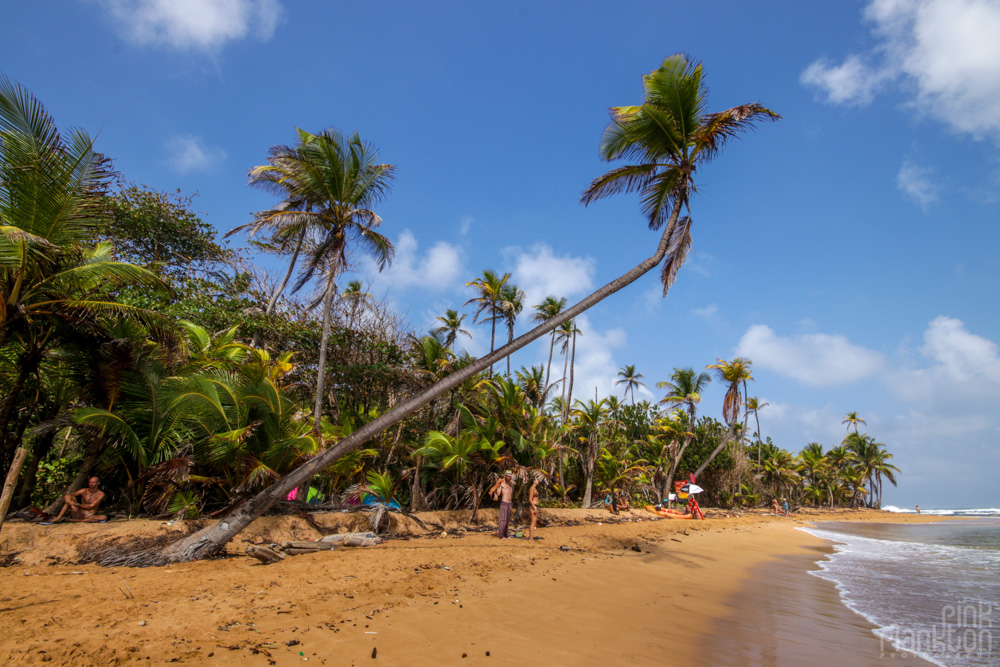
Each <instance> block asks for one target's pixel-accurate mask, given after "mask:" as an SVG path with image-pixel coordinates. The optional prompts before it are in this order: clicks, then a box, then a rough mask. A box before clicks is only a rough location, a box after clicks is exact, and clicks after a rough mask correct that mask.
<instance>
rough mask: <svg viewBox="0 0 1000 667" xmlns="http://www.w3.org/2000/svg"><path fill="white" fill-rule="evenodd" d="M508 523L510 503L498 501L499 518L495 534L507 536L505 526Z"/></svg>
mask: <svg viewBox="0 0 1000 667" xmlns="http://www.w3.org/2000/svg"><path fill="white" fill-rule="evenodd" d="M508 524H510V503H500V518H499V519H498V520H497V535H499V536H500V537H507V526H508Z"/></svg>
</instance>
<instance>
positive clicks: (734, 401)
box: [694, 357, 753, 478]
mask: <svg viewBox="0 0 1000 667" xmlns="http://www.w3.org/2000/svg"><path fill="white" fill-rule="evenodd" d="M752 363H753V362H751V361H750V360H749V359H746V358H745V357H737V358H736V359H733V360H732V361H725V360H724V359H719V362H718V363H716V364H709V365H708V366H706V367H705V368H712V369H714V370H715V374H716V377H718V378H719V381H720V382H725V383H726V395H725V396H724V397H723V399H722V418H723V419H725V420H726V422H727V423H728V424H729V431H728V432H727V433H726V435H724V436H723V437H722V439H721V440H720V441H719V445H718V447H716V448H715V451H713V452H712V453H711V454H710V455H709V457H708V458H707V459H705V461H704V462H703V463H702V464H701V466H699V468H698V470H697V471H695V473H694V476H695V477H696V478H697V477H698V476H699V475H700V474H701V473H702V471H704V470H705V468H707V467H708V464H709V463H711V462H712V461H713V460H714V459H715V457H716V456H718V455H719V452H721V451H722V450H723V448H724V447H725V446H726V445H727V444H728V443H729V441H730V440H731V439H732V438H733V436H734V435H735V434H736V431H737V422H738V420H739V417H740V407H741V406H742V405H743V396H744V394H745V393H746V383H747V380H753V377H752V376H751V375H750V367H751V365H752ZM741 387H742V388H743V393H742V394H741V393H740V388H741ZM743 426H744V427H745V424H744V425H743ZM740 430H741V431H745V430H746V429H745V428H741V429H740Z"/></svg>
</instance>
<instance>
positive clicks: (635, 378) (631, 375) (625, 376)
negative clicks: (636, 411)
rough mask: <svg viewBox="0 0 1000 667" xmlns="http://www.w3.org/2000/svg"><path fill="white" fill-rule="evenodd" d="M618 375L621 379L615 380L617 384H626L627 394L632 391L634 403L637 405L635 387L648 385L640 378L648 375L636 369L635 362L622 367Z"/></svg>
mask: <svg viewBox="0 0 1000 667" xmlns="http://www.w3.org/2000/svg"><path fill="white" fill-rule="evenodd" d="M618 377H620V378H621V380H615V386H616V387H617V386H618V385H620V384H623V385H625V393H626V394H627V393H629V392H632V405H635V388H636V387H645V386H646V385H645V384H643V383H642V382H639V380H641V379H642V378H644V377H646V376H645V375H643V374H642V373H639V372H638V371H636V370H635V365H634V364H633V365H631V366H625V367H624V368H622V369H620V370H619V371H618Z"/></svg>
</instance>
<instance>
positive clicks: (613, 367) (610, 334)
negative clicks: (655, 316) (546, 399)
mask: <svg viewBox="0 0 1000 667" xmlns="http://www.w3.org/2000/svg"><path fill="white" fill-rule="evenodd" d="M576 326H577V328H578V329H579V330H580V332H581V335H578V336H577V337H576V357H575V363H574V366H573V368H574V371H573V400H574V401H575V400H577V399H580V400H582V401H589V400H593V398H594V387H597V395H598V398H605V397H606V396H609V395H610V394H612V393H618V394H620V392H621V388H620V387H615V380H616V379H618V370H619V369H620V368H621V367H622V364H619V363H618V362H617V361H616V360H615V357H614V350H615V349H617V348H620V347H622V346H623V345H625V340H626V333H625V330H624V329H621V328H618V327H615V328H613V329H609V330H607V331H604V332H601V331H597V330H596V329H594V328H593V325H592V324H591V323H590V319H589V318H588V317H587V316H586V315H580V316H579V317H577V318H576ZM539 350H542V346H539ZM548 354H549V346H548V344H547V343H546V344H545V345H544V353H543V355H541V358H540V359H539V361H536V362H535V363H536V364H537V363H541V364H543V365H544V364H545V363H546V362H547V361H548ZM639 370H640V371H641V370H642V369H639ZM562 373H563V357H562V356H560V354H559V344H558V343H557V344H556V351H555V356H553V358H552V376H551V377H550V379H549V382H550V383H554V382H556V381H557V380H559V379H561V378H562ZM561 392H562V385H561V384H560V385H559V386H558V387H557V388H556V390H555V391H554V392H553V394H552V395H553V396H556V395H560V394H561ZM639 394H640V395H639V399H640V400H641V398H642V395H641V390H640V392H639Z"/></svg>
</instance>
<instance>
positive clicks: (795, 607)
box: [704, 535, 931, 667]
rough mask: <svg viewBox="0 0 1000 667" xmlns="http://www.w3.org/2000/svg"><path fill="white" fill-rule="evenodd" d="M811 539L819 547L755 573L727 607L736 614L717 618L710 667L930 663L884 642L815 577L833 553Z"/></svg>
mask: <svg viewBox="0 0 1000 667" xmlns="http://www.w3.org/2000/svg"><path fill="white" fill-rule="evenodd" d="M806 537H812V536H809V535H806ZM813 539H815V540H816V542H820V544H815V545H810V546H808V547H807V553H801V554H796V555H784V556H781V557H779V558H778V559H777V560H775V561H772V562H767V563H762V564H759V565H757V566H755V567H753V568H752V569H751V574H750V576H749V577H748V578H747V579H746V580H745V581H744V584H743V586H742V587H741V588H740V590H739V591H738V592H736V593H735V594H734V595H733V596H732V597H731V598H730V600H729V602H728V606H729V607H730V608H731V609H732V611H731V612H730V614H729V615H728V616H725V617H723V618H719V619H716V620H715V622H714V623H713V625H712V629H711V630H710V632H708V633H706V635H705V637H704V642H705V643H706V645H710V646H712V647H713V651H712V661H711V662H712V664H713V665H720V666H724V667H728V666H730V665H732V666H737V665H739V666H744V665H746V666H749V667H754V666H757V665H760V666H764V665H797V664H809V665H857V666H859V667H868V666H870V667H875V666H876V665H881V666H882V667H889V666H896V667H901V666H902V665H904V664H905V665H907V666H908V667H922V666H929V665H931V663H929V662H926V661H924V660H921V659H920V658H917V657H915V656H913V655H907V656H906V657H903V654H901V653H898V652H896V651H895V650H894V649H893V647H892V645H891V644H889V643H887V642H886V643H883V640H882V639H880V638H879V637H877V636H876V635H875V634H874V633H873V632H872V630H873V626H872V625H871V624H870V623H869V622H868V621H866V620H865V619H864V618H862V617H861V616H859V615H858V614H855V613H854V612H853V611H851V610H850V609H848V608H847V607H846V606H844V604H843V603H842V602H841V600H840V594H839V593H838V591H837V589H836V587H835V586H834V584H833V583H832V582H830V581H828V580H826V579H822V578H820V577H817V576H814V575H812V574H810V571H815V570H818V569H819V568H818V566H817V564H816V563H817V560H819V559H822V558H824V557H825V556H827V555H829V554H830V553H832V552H833V548H832V546H830V545H829V542H827V541H826V540H820V539H819V538H813Z"/></svg>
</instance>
